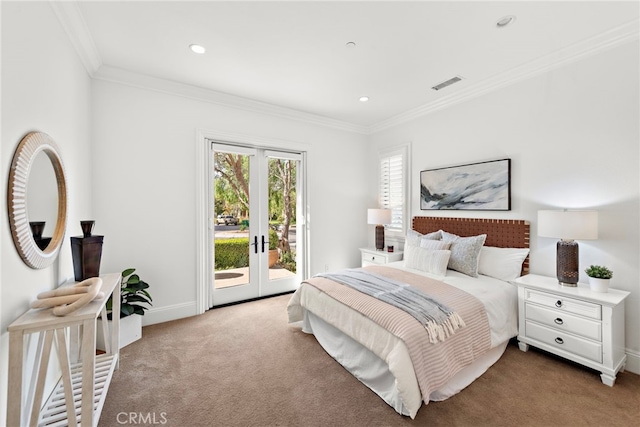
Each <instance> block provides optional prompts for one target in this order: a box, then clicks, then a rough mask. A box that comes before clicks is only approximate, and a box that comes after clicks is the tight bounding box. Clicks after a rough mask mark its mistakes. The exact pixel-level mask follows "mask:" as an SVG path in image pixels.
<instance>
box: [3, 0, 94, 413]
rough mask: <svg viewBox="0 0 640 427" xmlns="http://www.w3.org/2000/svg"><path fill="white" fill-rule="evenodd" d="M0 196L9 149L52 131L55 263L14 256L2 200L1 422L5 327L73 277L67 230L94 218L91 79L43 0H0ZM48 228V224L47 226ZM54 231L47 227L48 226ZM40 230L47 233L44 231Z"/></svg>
mask: <svg viewBox="0 0 640 427" xmlns="http://www.w3.org/2000/svg"><path fill="white" fill-rule="evenodd" d="M1 52H2V130H1V137H2V143H1V147H0V159H1V160H2V162H1V163H0V169H1V170H0V176H1V177H2V179H3V183H2V185H0V200H6V188H7V179H8V176H9V166H10V165H11V159H12V157H13V152H14V150H15V148H16V147H17V145H18V143H19V142H20V140H21V139H22V137H23V136H24V135H26V134H27V133H28V132H30V131H41V132H45V133H47V134H49V135H50V136H51V137H53V139H54V140H55V141H56V143H57V144H58V146H59V147H60V151H61V153H62V160H63V162H64V165H65V168H66V173H67V183H68V190H69V210H68V221H69V222H68V224H69V225H68V228H67V235H66V236H65V239H64V244H63V246H62V249H61V250H60V256H59V259H58V262H56V263H54V265H53V266H51V267H49V268H46V269H42V270H32V269H30V268H28V267H27V266H26V265H25V264H24V263H23V262H22V260H21V259H20V257H19V256H18V253H17V251H16V249H15V247H14V245H13V240H12V238H11V234H10V232H9V223H8V220H7V207H6V203H2V217H3V219H2V221H0V234H1V236H0V250H1V251H0V254H1V257H0V315H1V316H0V334H1V335H0V396H2V398H0V425H1V424H3V423H4V420H5V419H6V412H5V411H6V395H7V394H6V388H7V384H6V377H7V347H8V334H7V332H6V330H7V326H8V325H9V324H10V323H11V322H12V321H13V320H15V319H16V318H17V317H18V316H19V315H21V314H22V313H24V312H25V311H27V309H28V308H29V303H30V302H31V301H32V300H33V299H35V297H36V295H37V294H38V293H39V292H42V291H44V290H50V289H53V288H55V287H56V286H57V285H59V284H60V283H61V282H63V281H65V280H66V279H67V278H70V277H73V265H72V261H71V248H70V243H69V238H68V237H69V236H71V235H77V234H80V231H81V230H80V224H79V221H80V220H81V219H84V218H85V217H87V216H91V192H90V188H91V177H92V174H91V167H90V160H91V157H90V139H89V137H90V132H89V129H90V115H89V108H90V99H89V98H90V85H91V81H90V79H89V76H88V74H87V72H86V71H85V69H84V68H83V66H82V64H81V62H80V61H79V59H78V56H77V55H76V53H75V51H74V50H73V48H72V46H71V44H70V43H69V40H68V38H67V36H66V34H65V32H64V31H63V29H62V28H61V26H60V25H59V23H58V20H57V18H56V17H55V15H54V13H53V11H52V9H51V6H50V5H49V3H48V2H37V3H32V2H26V3H24V2H22V3H18V2H2V50H1ZM49 227H51V225H49ZM49 230H52V228H49ZM45 235H47V233H46V230H45Z"/></svg>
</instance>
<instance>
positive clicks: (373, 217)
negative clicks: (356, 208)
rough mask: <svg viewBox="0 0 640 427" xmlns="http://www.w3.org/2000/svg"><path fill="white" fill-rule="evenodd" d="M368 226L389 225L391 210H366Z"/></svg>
mask: <svg viewBox="0 0 640 427" xmlns="http://www.w3.org/2000/svg"><path fill="white" fill-rule="evenodd" d="M367 223H368V224H391V209H367Z"/></svg>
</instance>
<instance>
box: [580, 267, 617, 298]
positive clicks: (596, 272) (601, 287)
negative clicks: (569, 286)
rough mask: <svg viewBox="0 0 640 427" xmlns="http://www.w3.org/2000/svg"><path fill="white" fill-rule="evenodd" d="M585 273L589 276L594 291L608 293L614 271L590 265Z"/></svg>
mask: <svg viewBox="0 0 640 427" xmlns="http://www.w3.org/2000/svg"><path fill="white" fill-rule="evenodd" d="M584 272H585V273H587V276H589V286H590V287H591V290H592V291H595V292H608V290H609V280H610V279H611V278H612V277H613V271H611V270H609V269H608V268H607V267H605V266H602V265H590V266H589V268H587V269H586V270H585V271H584Z"/></svg>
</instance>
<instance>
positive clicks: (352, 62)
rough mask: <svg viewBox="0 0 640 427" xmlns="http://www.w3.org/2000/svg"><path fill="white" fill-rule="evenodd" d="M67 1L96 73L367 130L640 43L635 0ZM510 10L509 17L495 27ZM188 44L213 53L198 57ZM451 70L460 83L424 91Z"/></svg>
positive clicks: (444, 77) (451, 75) (447, 76)
mask: <svg viewBox="0 0 640 427" xmlns="http://www.w3.org/2000/svg"><path fill="white" fill-rule="evenodd" d="M73 7H74V8H75V9H69V7H67V6H65V9H64V11H63V15H65V16H66V18H65V19H66V20H68V21H75V22H74V23H73V26H75V28H76V29H77V28H82V29H86V30H88V32H87V31H85V32H84V33H83V36H82V37H84V38H85V40H81V41H79V43H81V44H84V46H85V54H86V52H89V54H90V55H92V58H93V64H94V65H93V68H95V69H94V70H92V72H94V73H95V74H96V75H98V76H99V75H100V74H101V73H102V74H104V72H105V71H104V70H111V71H113V70H116V69H122V70H126V71H128V72H133V73H136V75H137V74H141V75H144V76H148V77H155V78H160V79H163V80H168V81H171V82H177V83H181V84H186V85H191V86H194V87H198V88H203V89H206V90H208V91H214V93H217V92H220V93H222V94H228V95H234V96H237V97H241V98H247V99H250V100H255V101H260V103H266V104H270V105H273V106H277V107H285V108H286V109H291V110H295V111H296V112H302V113H305V114H307V113H308V116H311V115H313V116H314V117H315V116H317V117H318V118H319V119H324V118H326V119H327V120H331V121H335V122H336V123H344V124H345V125H352V126H354V128H356V129H361V130H362V129H364V130H371V129H375V128H376V127H381V126H383V127H384V125H385V123H393V122H394V121H401V120H402V119H403V118H409V117H412V116H414V115H419V114H422V113H424V112H427V111H429V110H430V109H433V108H438V106H440V105H445V104H446V103H448V102H453V100H455V99H457V98H460V97H463V96H470V95H473V94H474V93H482V92H483V91H486V90H491V89H492V88H495V87H500V86H501V85H504V84H508V83H509V82H512V81H515V80H518V79H521V78H525V77H527V76H529V75H533V74H535V73H536V72H541V71H544V70H545V69H548V68H550V67H553V66H555V65H557V64H562V63H563V61H564V62H566V61H570V60H574V59H577V58H580V57H582V56H584V55H587V54H590V53H595V52H598V51H600V50H602V49H606V48H609V47H610V46H614V45H616V44H619V43H625V42H627V41H629V40H632V39H637V38H638V15H639V12H638V11H639V7H638V2H637V1H626V2H625V1H623V2H613V1H602V2H593V1H569V2H559V1H550V2H540V1H509V2H505V1H495V2H485V1H469V2H459V1H446V2H445V1H439V2H436V1H408V2H404V1H388V2H376V1H373V2H364V1H316V2H306V1H296V2H292V1H285V2H269V1H258V2H244V1H227V2H220V1H196V2H188V1H179V2H167V1H126V2H125V1H106V2H99V1H83V2H78V3H77V4H76V5H75V6H73ZM70 11H72V12H74V13H75V15H74V13H69V12H70ZM77 12H80V13H77ZM505 15H515V16H516V17H517V18H516V20H515V22H514V23H513V24H511V25H510V26H508V27H506V28H502V29H498V28H496V25H495V23H496V21H497V20H498V19H499V18H501V17H503V16H505ZM59 16H60V14H59ZM82 21H84V23H83V22H82ZM85 25H86V27H85ZM87 33H88V37H87ZM76 34H78V31H76ZM91 42H92V43H93V44H91ZM347 42H355V43H356V47H355V48H348V47H346V43H347ZM191 43H197V44H201V45H203V46H204V47H205V48H206V49H207V52H206V53H205V54H204V55H196V54H194V53H192V52H191V51H190V50H189V48H188V46H189V44H191ZM87 46H88V47H87ZM122 70H120V71H122ZM129 74H130V73H129ZM456 75H458V76H462V77H463V78H464V79H463V80H462V81H461V82H459V83H457V84H455V85H453V86H450V87H448V88H446V89H443V90H441V91H438V92H436V91H434V90H432V89H431V87H432V86H434V85H435V84H438V83H440V82H442V81H444V80H447V79H449V78H451V77H454V76H456ZM209 93H210V92H209ZM221 96H226V95H221ZM361 96H368V97H369V98H370V100H369V102H366V103H363V102H360V101H359V98H360V97H361ZM227 99H228V97H227ZM256 105H257V104H256ZM260 105H263V104H260ZM280 110H282V109H281V108H280Z"/></svg>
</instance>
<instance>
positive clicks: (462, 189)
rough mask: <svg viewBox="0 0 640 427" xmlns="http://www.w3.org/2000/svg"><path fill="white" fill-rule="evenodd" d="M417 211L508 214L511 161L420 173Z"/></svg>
mask: <svg viewBox="0 0 640 427" xmlns="http://www.w3.org/2000/svg"><path fill="white" fill-rule="evenodd" d="M420 209H422V210H439V209H467V210H487V211H508V210H511V159H501V160H492V161H488V162H480V163H470V164H466V165H460V166H451V167H446V168H438V169H427V170H423V171H421V172H420Z"/></svg>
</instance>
